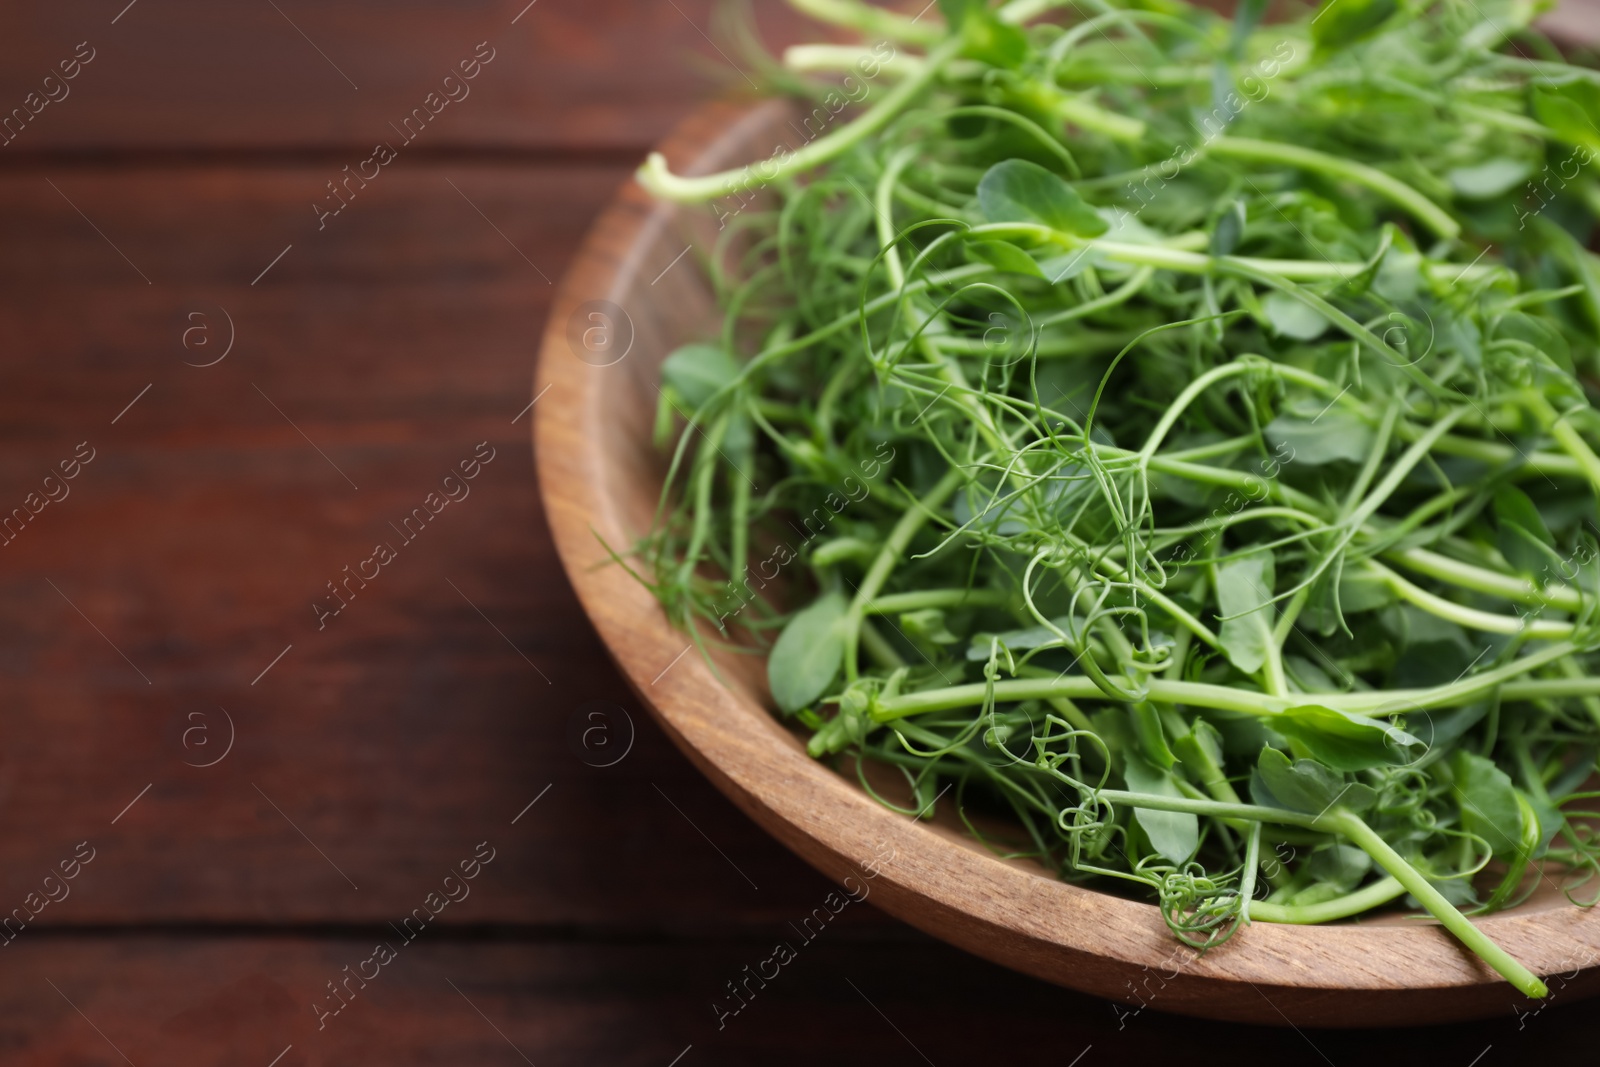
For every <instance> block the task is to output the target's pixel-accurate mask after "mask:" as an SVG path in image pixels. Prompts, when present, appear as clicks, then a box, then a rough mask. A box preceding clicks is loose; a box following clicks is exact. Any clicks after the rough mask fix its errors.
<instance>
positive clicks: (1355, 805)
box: [1251, 746, 1376, 815]
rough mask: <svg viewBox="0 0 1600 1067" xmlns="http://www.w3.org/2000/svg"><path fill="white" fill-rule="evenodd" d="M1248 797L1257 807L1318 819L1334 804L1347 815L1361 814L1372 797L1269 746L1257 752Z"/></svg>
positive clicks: (1357, 786) (1355, 785) (1341, 778)
mask: <svg viewBox="0 0 1600 1067" xmlns="http://www.w3.org/2000/svg"><path fill="white" fill-rule="evenodd" d="M1251 793H1252V795H1254V797H1255V799H1256V803H1258V804H1266V805H1268V806H1270V807H1277V808H1286V809H1288V810H1289V811H1298V812H1302V813H1304V814H1306V815H1321V814H1322V813H1323V812H1325V811H1327V810H1328V809H1329V808H1331V807H1333V805H1334V804H1335V803H1337V804H1339V805H1340V806H1341V807H1345V808H1349V809H1350V810H1351V811H1356V812H1359V811H1365V810H1366V809H1367V808H1369V807H1371V806H1372V803H1373V801H1374V800H1375V799H1376V795H1375V794H1374V793H1373V792H1372V790H1371V789H1369V788H1368V787H1366V786H1364V785H1361V784H1360V783H1359V782H1346V781H1345V780H1344V776H1343V775H1339V774H1335V773H1334V772H1333V771H1331V770H1329V769H1328V768H1327V767H1324V766H1323V765H1322V764H1320V763H1317V762H1316V761H1315V760H1308V759H1302V760H1295V761H1294V762H1293V763H1290V762H1289V757H1288V756H1285V755H1284V754H1283V753H1282V752H1279V751H1278V750H1277V749H1275V748H1272V747H1271V746H1268V747H1265V748H1263V749H1262V750H1261V755H1260V756H1259V757H1257V759H1256V770H1255V774H1254V776H1252V779H1251Z"/></svg>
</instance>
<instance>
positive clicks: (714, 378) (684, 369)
mask: <svg viewBox="0 0 1600 1067" xmlns="http://www.w3.org/2000/svg"><path fill="white" fill-rule="evenodd" d="M738 376H739V364H738V361H736V360H735V359H734V358H733V357H732V356H730V355H729V354H728V353H727V352H725V351H723V349H722V348H720V347H719V346H717V345H706V344H688V345H684V346H683V347H682V348H678V349H676V350H674V351H673V353H672V354H671V355H669V356H668V357H667V358H666V359H664V360H662V362H661V381H662V384H664V385H666V386H667V387H668V388H670V389H672V391H673V392H675V393H676V394H677V395H678V397H679V398H680V399H682V401H683V402H684V404H685V405H687V406H688V408H689V410H690V411H691V412H694V411H698V410H700V408H701V407H703V406H704V405H705V402H706V401H707V400H710V399H711V397H712V396H713V395H715V394H716V392H717V391H718V390H720V389H721V388H722V387H723V386H725V385H727V384H728V383H729V382H732V381H733V380H734V379H735V378H737V377H738Z"/></svg>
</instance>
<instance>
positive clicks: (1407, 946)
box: [533, 101, 1600, 1026]
mask: <svg viewBox="0 0 1600 1067" xmlns="http://www.w3.org/2000/svg"><path fill="white" fill-rule="evenodd" d="M784 107H786V105H784V104H783V103H782V102H779V101H769V102H766V103H763V104H759V105H756V106H754V107H750V106H748V105H734V104H729V103H715V104H711V105H707V106H706V107H704V108H702V109H701V110H700V111H698V112H696V113H695V114H694V115H692V116H691V117H690V118H689V119H688V120H687V121H686V122H685V123H684V124H683V125H682V126H681V127H680V128H679V130H678V131H677V132H676V133H675V134H674V135H673V136H672V137H671V138H669V139H668V140H667V141H666V142H665V143H664V145H663V151H664V152H665V153H666V154H667V156H668V158H669V159H670V160H672V161H673V163H674V165H675V167H676V169H678V170H679V171H680V172H686V173H706V172H709V171H711V170H715V169H721V168H723V167H726V166H729V165H731V164H735V163H739V162H743V161H745V160H748V159H749V158H750V157H751V152H750V151H749V147H750V145H751V142H752V140H753V138H754V137H755V136H757V135H758V134H759V133H761V132H762V131H765V130H767V129H769V128H771V127H772V126H773V125H774V123H775V119H776V117H777V115H778V113H779V112H776V111H775V109H779V111H781V109H783V108H784ZM678 210H680V209H678V208H677V207H675V206H673V205H670V204H663V203H656V202H654V201H653V200H652V199H651V198H650V197H649V196H648V194H646V193H645V192H644V191H643V190H642V189H641V188H640V187H639V186H638V185H637V183H636V182H634V181H633V180H632V179H630V180H629V181H628V183H627V184H626V186H625V187H624V188H623V189H622V190H621V191H620V192H619V194H618V196H617V198H616V200H615V201H614V202H613V203H612V204H611V205H610V206H609V207H608V209H607V210H606V211H605V212H604V213H603V214H602V215H601V217H600V219H599V220H598V221H597V222H596V224H595V226H594V227H593V229H592V230H591V231H590V233H589V235H588V237H587V238H586V240H585V242H584V244H583V246H582V248H581V250H580V251H579V253H578V255H577V257H576V258H575V259H574V261H573V263H572V265H571V267H570V268H569V269H568V271H567V274H566V275H565V277H564V279H563V282H562V284H561V286H560V288H559V290H558V293H557V295H556V298H555V301H554V304H553V306H552V309H551V312H550V317H549V320H548V322H547V325H546V329H545V332H544V338H543V343H542V347H541V352H540V358H539V362H538V370H537V373H536V376H535V381H534V385H533V395H534V396H535V397H536V398H538V399H539V402H538V403H536V404H535V408H534V414H535V418H534V426H533V437H534V458H535V463H536V467H537V472H538V478H539V482H540V485H541V491H542V494H543V498H544V503H545V511H546V514H547V517H548V520H549V523H550V527H551V531H552V534H553V537H554V542H555V545H556V548H557V550H558V552H559V554H560V557H561V560H562V563H563V566H564V567H565V569H566V573H567V576H568V578H569V579H570V581H571V582H572V585H573V588H574V589H575V591H576V592H577V594H578V598H579V600H580V602H581V603H582V604H583V606H584V610H585V611H586V612H587V614H588V615H589V618H590V619H591V621H592V622H593V624H594V626H595V628H596V630H597V631H598V632H599V635H600V637H601V639H602V640H603V641H604V643H605V645H606V647H607V649H608V650H609V651H610V653H611V655H612V656H613V658H614V659H615V661H616V663H617V665H618V667H619V668H620V669H621V671H622V672H623V674H624V675H625V676H626V677H627V679H628V681H629V683H630V685H631V686H632V687H633V689H634V690H635V691H636V692H637V693H638V694H639V696H640V698H641V700H642V702H643V703H644V704H645V705H646V706H648V707H649V708H650V710H651V712H652V713H653V714H654V715H655V717H656V718H657V719H658V721H660V723H661V724H662V725H663V727H665V729H666V730H667V732H668V734H669V735H670V736H671V737H672V739H673V741H674V742H675V743H676V744H677V745H678V747H679V748H680V749H682V751H683V752H684V753H685V754H686V755H688V756H689V758H690V759H691V760H692V761H693V762H694V763H695V764H696V765H697V766H698V767H699V768H700V769H701V770H702V772H703V773H705V774H706V775H707V776H708V777H709V778H710V779H711V780H712V781H713V783H714V784H716V785H717V787H718V788H719V789H721V790H722V791H723V792H724V793H725V794H727V795H728V796H729V797H730V798H731V799H733V800H734V801H735V802H736V803H737V804H738V805H739V806H740V807H741V808H743V809H744V810H745V811H746V812H747V813H748V814H750V815H751V816H752V817H753V818H755V820H756V821H757V822H758V823H760V824H761V825H762V826H763V827H764V828H765V829H767V830H768V831H769V832H771V833H773V834H774V836H777V837H778V838H780V839H781V840H782V841H783V842H784V843H785V844H786V845H788V846H789V847H790V848H791V849H793V850H794V851H796V852H798V853H799V854H800V855H801V856H802V857H803V858H805V859H806V860H807V861H808V862H810V863H811V864H812V865H813V866H815V867H817V868H818V869H819V870H821V871H822V872H823V873H824V874H826V875H828V876H829V877H831V878H833V879H835V880H836V881H843V880H844V879H847V878H849V877H851V876H852V875H854V876H855V877H856V878H857V879H861V878H862V864H863V862H864V861H865V860H866V859H868V858H869V857H871V856H872V855H873V854H874V853H875V852H876V853H878V854H883V852H882V850H883V849H884V848H886V847H887V848H890V849H892V850H893V857H894V858H893V860H892V861H889V862H887V863H886V864H885V865H884V866H883V868H882V869H881V873H880V874H879V875H878V876H877V878H876V879H874V880H873V881H872V884H871V887H870V888H871V893H872V895H873V896H874V897H875V898H876V899H877V901H878V903H879V905H880V906H881V907H883V908H884V909H885V910H887V911H889V912H891V913H892V914H895V915H897V916H898V917H900V918H902V919H904V920H906V921H908V922H910V923H911V924H912V925H915V926H918V927H920V928H922V929H923V930H925V931H927V932H929V933H931V934H933V935H934V936H937V937H941V938H943V939H944V940H947V941H950V942H952V943H954V944H957V945H959V946H961V947H963V948H966V949H967V950H969V951H971V952H974V953H975V954H978V955H981V956H984V957H986V958H988V959H991V960H993V961H995V962H998V963H1000V964H1002V965H1005V966H1009V967H1012V968H1014V969H1017V970H1021V971H1024V972H1026V973H1030V974H1033V975H1035V976H1037V977H1041V978H1045V979H1047V980H1049V981H1053V982H1056V983H1058V984H1062V985H1066V986H1070V987H1072V988H1076V989H1079V990H1082V991H1085V992H1090V993H1094V994H1096V995H1100V996H1105V997H1110V998H1113V999H1119V1000H1123V1001H1125V1002H1128V1003H1134V1002H1138V1003H1141V1004H1142V1003H1145V997H1144V996H1141V995H1140V993H1139V987H1138V983H1139V981H1140V979H1141V977H1142V978H1143V986H1144V988H1146V989H1150V988H1152V987H1151V978H1152V976H1159V978H1160V980H1161V991H1162V992H1161V997H1163V998H1165V999H1160V1000H1156V1001H1154V1004H1155V1006H1157V1007H1159V1008H1160V1009H1162V1010H1170V1011H1176V1012H1180V1013H1186V1014H1195V1015H1203V1016H1209V1017H1214V1018H1229V1019H1237V1020H1241V1021H1252V1022H1263V1023H1269V1024H1274V1025H1294V1024H1298V1025H1323V1026H1341V1025H1343V1026H1370V1025H1401V1024H1408V1023H1418V1022H1430V1021H1441V1020H1447V1019H1461V1018H1470V1017H1478V1016H1483V1015H1488V1014H1495V1013H1499V1012H1504V1011H1505V1010H1506V1008H1507V1006H1511V1007H1513V1008H1516V1009H1518V1010H1521V1007H1522V1006H1524V1005H1528V1004H1530V1003H1531V1002H1529V1001H1526V1000H1525V999H1524V998H1523V997H1521V995H1520V994H1517V993H1516V992H1515V991H1514V990H1512V989H1511V988H1510V987H1509V986H1508V985H1506V984H1505V983H1504V982H1503V981H1502V980H1501V979H1500V978H1499V977H1498V976H1497V975H1495V974H1494V973H1493V972H1492V971H1490V970H1489V969H1488V968H1487V967H1486V966H1485V965H1483V964H1482V963H1481V961H1479V960H1477V959H1476V957H1474V956H1472V955H1471V954H1470V953H1468V952H1467V951H1466V950H1465V949H1463V948H1462V947H1461V946H1460V945H1459V944H1458V943H1457V942H1456V941H1455V940H1454V939H1453V938H1451V937H1450V936H1449V935H1448V934H1447V933H1446V932H1445V931H1444V930H1443V928H1442V927H1439V926H1437V925H1434V924H1432V923H1421V922H1418V923H1414V924H1411V923H1408V924H1399V925H1396V924H1372V923H1365V924H1363V923H1350V924H1339V925H1332V926H1316V927H1300V926H1283V925H1274V924H1266V923H1257V924H1254V925H1252V926H1251V927H1250V928H1248V929H1247V930H1244V931H1241V932H1240V933H1239V934H1238V935H1237V936H1236V937H1235V938H1234V939H1233V940H1232V941H1230V942H1229V943H1228V944H1227V945H1225V946H1223V947H1222V948H1220V949H1216V950H1213V951H1211V952H1208V953H1207V954H1206V955H1204V956H1203V957H1199V958H1188V959H1184V960H1181V961H1180V962H1178V963H1174V962H1173V960H1174V955H1173V948H1174V946H1175V945H1176V944H1177V942H1176V941H1175V940H1173V938H1172V937H1171V935H1170V933H1169V932H1168V931H1167V929H1166V927H1165V925H1164V923H1163V922H1162V920H1161V918H1160V915H1159V912H1158V909H1156V908H1155V907H1154V906H1152V905H1149V904H1144V903H1139V902H1137V901H1132V900H1127V899H1123V898H1119V897H1114V896H1109V895H1106V894H1104V893H1099V892H1095V891H1093V890H1089V889H1084V888H1081V887H1077V886H1074V885H1071V884H1068V883H1066V882H1062V881H1058V880H1055V879H1053V878H1048V877H1043V876H1041V875H1039V874H1037V873H1033V872H1031V871H1027V870H1022V869H1020V868H1019V867H1017V866H1014V865H1011V864H1008V863H1006V862H1004V861H1002V860H1000V859H998V858H995V857H993V856H990V855H988V854H987V853H982V852H980V851H977V850H975V849H974V848H973V847H972V845H971V843H970V842H967V841H962V840H959V839H957V838H956V836H955V835H952V834H950V833H948V832H946V831H943V830H941V829H940V828H937V827H930V826H928V825H927V824H925V823H913V822H911V821H909V820H908V819H906V818H904V817H902V816H900V815H898V814H895V813H893V812H890V811H889V810H887V809H885V808H883V807H882V806H880V805H879V804H877V803H876V802H874V801H873V800H871V799H870V798H869V797H868V796H867V795H866V794H865V793H864V792H863V791H861V790H860V789H859V788H857V787H856V786H855V785H854V784H852V783H849V782H847V781H846V780H844V779H843V778H841V777H840V776H839V775H838V774H836V773H835V772H834V771H832V770H830V769H829V768H827V767H825V766H824V765H823V764H821V763H819V762H817V761H815V760H812V759H810V758H808V757H807V756H805V754H804V752H803V750H802V749H800V747H799V746H798V745H794V744H786V743H782V741H781V739H779V738H776V737H774V736H772V735H770V734H766V733H764V732H763V733H762V735H761V736H759V737H756V736H751V734H750V732H749V731H750V730H751V729H752V727H751V722H750V717H749V712H750V709H751V707H753V706H754V704H753V702H751V701H749V700H748V699H746V698H744V697H741V696H740V695H739V694H737V693H735V692H733V691H731V690H730V689H729V688H727V687H726V686H725V685H724V684H723V683H722V682H720V681H719V680H718V679H717V677H716V676H715V675H714V674H713V673H712V671H711V669H710V668H709V667H708V666H707V665H706V663H705V662H704V661H703V660H702V659H701V657H700V656H699V655H698V654H697V653H694V652H690V653H688V654H685V655H682V656H681V660H678V661H674V663H673V665H672V666H671V668H670V670H667V671H665V672H664V671H663V667H664V666H666V664H667V660H668V659H669V658H670V657H671V656H672V654H673V653H674V652H675V651H676V650H677V649H679V648H681V647H682V646H683V645H684V644H685V643H686V638H685V637H684V635H683V634H682V633H681V632H680V631H678V630H676V629H674V628H673V627H672V626H671V625H670V623H669V622H668V620H667V619H666V617H665V615H664V614H663V613H662V611H661V610H660V607H659V605H658V604H657V602H656V601H655V599H654V598H653V597H652V596H651V594H650V593H649V592H648V591H647V590H646V589H644V588H643V587H642V586H641V585H640V584H639V583H637V582H636V581H634V580H633V579H631V578H629V577H628V576H627V575H626V574H625V573H623V572H622V571H621V568H619V567H616V566H615V565H607V564H606V554H605V552H604V550H603V549H602V547H601V546H600V544H599V541H598V539H597V537H596V535H597V534H599V535H601V536H603V537H605V538H606V540H607V542H608V543H611V544H613V545H621V546H628V545H631V543H632V537H633V536H635V535H637V534H638V533H639V532H640V531H629V530H626V529H624V528H623V527H622V525H621V523H620V521H619V519H618V516H617V511H616V509H615V507H614V501H613V500H612V499H611V497H610V493H609V490H610V489H611V488H612V486H611V472H610V471H609V470H608V469H607V466H606V464H605V463H604V461H603V455H602V451H601V450H600V449H598V448H580V447H576V443H578V442H583V441H584V440H586V434H589V433H590V432H592V428H593V427H596V426H602V425H603V421H602V419H601V411H602V408H601V405H602V404H603V402H604V400H605V397H606V386H607V384H608V382H607V379H606V377H605V375H606V374H607V373H615V370H614V368H598V367H595V366H592V365H590V364H588V363H585V362H583V361H582V360H580V359H577V358H575V357H574V354H573V353H572V351H570V349H569V346H568V342H567V322H568V319H569V317H570V316H572V315H573V313H574V312H575V311H576V310H577V309H578V307H579V305H580V304H583V303H584V302H586V301H591V300H595V299H603V300H609V301H612V302H614V303H616V304H619V305H623V304H624V303H625V301H626V300H627V299H628V295H629V293H630V291H632V290H633V289H634V288H635V287H638V286H640V285H641V284H642V282H643V281H644V280H646V279H649V278H650V277H651V276H653V275H654V274H655V272H656V271H657V270H659V269H660V268H661V266H662V265H663V264H664V263H665V259H666V258H668V257H660V260H661V261H660V262H657V260H656V259H651V258H649V256H650V253H651V252H652V250H653V249H654V248H655V247H656V244H657V243H658V242H659V240H660V239H661V237H662V236H663V235H664V234H665V233H667V232H668V231H669V227H670V224H671V223H672V221H673V219H674V217H675V214H676V212H677V211H678ZM691 262H692V257H691ZM676 269H684V268H683V266H682V265H679V266H678V267H677V268H676ZM644 289H645V290H646V291H648V289H649V286H648V285H645V286H644ZM547 394H548V395H547ZM756 710H757V711H758V712H759V713H760V716H761V717H762V719H764V720H765V721H766V722H768V723H770V724H771V729H772V732H773V733H774V734H776V733H782V732H783V729H784V728H783V727H782V726H781V724H779V723H778V722H777V720H776V719H775V717H774V716H772V715H771V714H770V713H768V712H767V711H766V710H765V709H763V708H759V707H757V708H756ZM730 726H731V730H730ZM846 884H847V887H848V883H846ZM857 884H858V885H859V884H861V883H860V882H859V881H858V883H857ZM1477 922H1478V923H1479V925H1480V926H1481V927H1482V928H1483V929H1484V930H1485V931H1486V932H1487V933H1489V934H1490V936H1492V937H1494V938H1495V939H1496V940H1497V941H1498V942H1499V943H1500V944H1502V945H1503V946H1504V947H1506V948H1507V950H1508V951H1511V952H1512V953H1513V954H1514V955H1515V956H1517V958H1518V959H1520V960H1521V961H1522V962H1523V963H1524V964H1526V965H1527V966H1528V967H1530V968H1531V969H1532V970H1533V971H1534V972H1536V973H1539V974H1542V975H1553V974H1558V973H1560V974H1565V973H1566V972H1572V973H1573V975H1576V974H1577V973H1578V972H1579V971H1583V972H1584V977H1585V978H1587V979H1593V978H1595V977H1597V976H1600V975H1597V972H1595V971H1593V970H1591V969H1589V968H1591V967H1592V965H1593V964H1594V963H1595V962H1596V961H1600V915H1597V914H1596V913H1595V910H1594V909H1584V908H1579V907H1576V906H1565V905H1564V906H1562V907H1559V908H1547V909H1543V910H1537V911H1531V912H1519V911H1512V912H1506V913H1500V914H1496V915H1492V916H1488V917H1485V918H1482V919H1479V920H1477ZM1169 969H1175V973H1173V974H1172V975H1170V976H1169V975H1168V974H1167V971H1168V970H1169ZM1576 981H1577V984H1578V985H1579V986H1583V987H1585V988H1584V989H1583V991H1584V992H1588V991H1592V990H1593V988H1594V987H1595V983H1594V982H1592V981H1583V980H1582V979H1577V980H1576ZM1124 987H1126V988H1124ZM1569 999H1570V998H1569ZM1291 1006H1292V1007H1293V1008H1294V1009H1295V1010H1296V1011H1297V1012H1299V1013H1300V1017H1299V1018H1297V1019H1296V1020H1295V1023H1294V1024H1291V1023H1290V1019H1289V1018H1288V1016H1286V1015H1285V1009H1286V1007H1291Z"/></svg>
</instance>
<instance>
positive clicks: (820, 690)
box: [767, 592, 850, 712]
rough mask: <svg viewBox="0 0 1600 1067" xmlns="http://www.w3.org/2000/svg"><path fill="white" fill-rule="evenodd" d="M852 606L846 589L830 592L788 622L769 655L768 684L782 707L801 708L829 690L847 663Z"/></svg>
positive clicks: (794, 709) (789, 709)
mask: <svg viewBox="0 0 1600 1067" xmlns="http://www.w3.org/2000/svg"><path fill="white" fill-rule="evenodd" d="M849 610H850V602H849V601H848V600H847V599H845V595H844V594H843V593H837V592H835V593H828V594H827V595H826V596H823V597H822V598H821V599H819V600H818V601H817V602H816V603H814V604H812V605H811V606H809V607H807V608H805V609H804V610H802V611H799V612H796V613H795V615H794V617H793V618H791V619H790V620H789V622H788V624H787V625H785V626H784V628H783V632H782V633H780V634H779V635H778V640H777V641H776V643H774V644H773V646H772V654H771V655H769V656H768V657H767V685H768V686H769V687H770V688H771V690H772V699H773V700H775V701H777V703H778V707H780V708H782V709H783V710H784V711H788V712H794V711H799V710H800V709H801V708H803V707H806V706H807V705H809V704H811V703H813V702H815V701H816V700H817V698H818V697H820V696H822V695H823V694H824V693H826V692H827V691H828V687H829V686H831V685H832V684H833V680H834V678H836V677H838V674H839V669H840V668H841V667H842V666H843V665H844V653H845V647H844V645H845V632H844V631H845V618H846V615H847V613H848V612H849Z"/></svg>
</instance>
